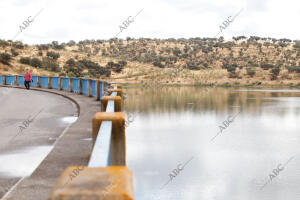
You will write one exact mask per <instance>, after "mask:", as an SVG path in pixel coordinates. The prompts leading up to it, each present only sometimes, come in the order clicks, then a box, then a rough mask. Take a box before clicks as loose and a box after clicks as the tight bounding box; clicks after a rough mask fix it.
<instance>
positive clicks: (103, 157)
mask: <svg viewBox="0 0 300 200" xmlns="http://www.w3.org/2000/svg"><path fill="white" fill-rule="evenodd" d="M111 131H112V121H103V122H102V123H101V126H100V128H99V132H98V136H97V138H96V142H95V144H94V148H93V151H92V155H91V158H90V161H89V164H88V167H107V166H109V165H110V143H111Z"/></svg>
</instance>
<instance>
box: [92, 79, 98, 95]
mask: <svg viewBox="0 0 300 200" xmlns="http://www.w3.org/2000/svg"><path fill="white" fill-rule="evenodd" d="M96 86H97V85H96V80H92V97H96V89H97V88H96Z"/></svg>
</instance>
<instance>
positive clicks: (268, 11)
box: [0, 0, 300, 44]
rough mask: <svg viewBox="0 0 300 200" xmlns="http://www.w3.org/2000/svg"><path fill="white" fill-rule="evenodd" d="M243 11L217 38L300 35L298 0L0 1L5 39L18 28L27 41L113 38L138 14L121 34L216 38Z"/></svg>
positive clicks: (292, 36) (22, 39) (0, 15)
mask: <svg viewBox="0 0 300 200" xmlns="http://www.w3.org/2000/svg"><path fill="white" fill-rule="evenodd" d="M41 9H43V10H42V11H41ZM142 9H143V10H142ZM241 10H242V11H241ZM39 11H41V12H40V14H39V15H38V16H37V17H36V18H35V19H34V20H33V22H32V23H30V24H29V26H28V27H26V28H25V30H22V32H20V29H21V28H20V26H23V27H25V26H24V25H22V23H23V21H25V20H27V19H28V18H29V20H32V18H33V17H34V16H35V15H36V14H37V13H39ZM140 11H141V12H140ZM239 11H241V12H240V13H239ZM139 12H140V13H139ZM138 13H139V14H138ZM238 13H239V15H238V16H237V17H236V18H235V19H234V20H233V21H232V20H231V21H232V23H230V24H229V26H228V27H226V28H225V30H223V31H222V32H221V33H220V34H219V35H218V37H219V36H223V37H225V38H226V39H230V38H232V36H240V35H244V36H248V37H249V36H251V35H255V36H261V37H274V38H289V39H300V26H299V19H300V1H299V0H284V1H283V0H227V1H226V0H151V1H144V0H126V1H124V0H0V24H1V28H0V39H6V40H8V39H13V38H14V37H15V35H16V34H17V33H19V32H20V34H19V35H18V36H17V37H16V38H15V40H20V41H22V42H24V43H28V44H38V43H49V42H51V41H59V42H68V41H70V40H75V41H80V40H85V39H95V40H97V39H110V38H113V37H114V36H115V35H116V34H117V33H119V32H120V26H124V25H122V24H123V22H124V21H125V20H127V19H128V17H129V16H132V17H134V16H135V15H137V14H138V15H137V16H136V17H135V18H134V21H133V22H132V23H130V25H129V26H128V27H127V28H126V29H124V30H122V32H121V33H120V34H119V35H118V37H119V38H123V39H125V38H126V37H134V38H140V37H144V38H162V39H163V38H181V37H183V38H190V37H214V36H216V34H217V33H218V32H220V26H221V25H222V23H223V22H224V21H225V20H227V19H228V17H229V16H232V17H233V16H235V15H236V14H238ZM30 16H31V18H30ZM131 19H132V18H130V20H131ZM230 19H232V18H230Z"/></svg>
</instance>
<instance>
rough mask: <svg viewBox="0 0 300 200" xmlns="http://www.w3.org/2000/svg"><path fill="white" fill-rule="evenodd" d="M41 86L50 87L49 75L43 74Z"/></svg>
mask: <svg viewBox="0 0 300 200" xmlns="http://www.w3.org/2000/svg"><path fill="white" fill-rule="evenodd" d="M40 80H41V88H48V77H47V76H41V77H40Z"/></svg>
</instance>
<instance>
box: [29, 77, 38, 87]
mask: <svg viewBox="0 0 300 200" xmlns="http://www.w3.org/2000/svg"><path fill="white" fill-rule="evenodd" d="M31 79H32V80H33V82H31V84H30V85H31V86H33V87H37V82H38V77H37V76H32V77H31Z"/></svg>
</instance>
